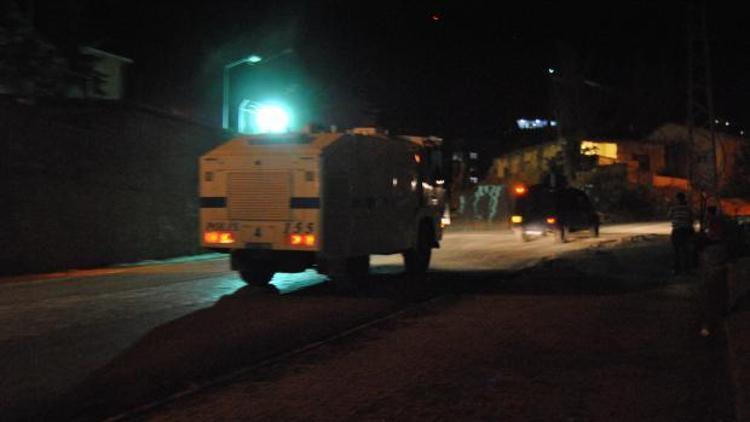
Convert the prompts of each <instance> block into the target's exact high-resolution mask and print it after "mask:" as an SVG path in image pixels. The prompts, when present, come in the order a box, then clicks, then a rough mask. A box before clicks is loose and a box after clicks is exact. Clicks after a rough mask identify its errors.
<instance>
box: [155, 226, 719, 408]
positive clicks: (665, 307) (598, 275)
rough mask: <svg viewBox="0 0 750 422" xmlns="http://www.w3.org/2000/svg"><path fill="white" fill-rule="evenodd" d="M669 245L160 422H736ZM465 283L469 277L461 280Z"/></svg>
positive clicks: (526, 288) (583, 260)
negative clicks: (674, 271)
mask: <svg viewBox="0 0 750 422" xmlns="http://www.w3.org/2000/svg"><path fill="white" fill-rule="evenodd" d="M668 264H669V249H668V246H667V243H666V240H665V239H664V238H657V239H645V240H644V239H642V240H641V241H637V242H631V243H628V244H623V245H619V246H617V247H614V248H592V249H590V250H587V251H581V252H576V253H574V254H572V255H570V256H568V257H566V258H565V259H558V260H553V261H550V262H548V263H546V264H544V265H541V266H538V267H537V268H535V269H532V270H529V271H527V272H525V273H524V274H523V275H522V276H520V277H515V278H512V279H497V280H492V279H488V278H477V279H466V283H468V284H469V285H467V286H463V288H462V289H458V291H457V292H456V293H457V294H456V295H455V296H454V299H455V300H452V301H442V302H440V303H438V304H433V305H431V306H427V307H425V308H424V309H423V310H422V311H421V312H419V313H417V314H415V315H411V316H409V317H404V318H400V319H398V320H397V321H394V322H391V323H389V324H385V325H382V326H378V327H373V328H371V329H369V330H367V331H366V332H365V333H364V334H360V335H357V336H355V337H351V338H346V339H343V340H339V341H337V342H334V343H328V344H326V345H325V346H323V347H320V348H318V349H316V350H315V351H314V352H308V353H306V354H304V355H301V356H298V357H296V358H293V359H289V360H286V361H284V362H280V363H277V364H275V365H273V366H268V367H265V368H263V369H259V370H257V371H254V372H252V373H250V374H247V375H246V376H244V377H243V378H242V379H241V380H238V381H237V382H234V383H232V384H230V385H224V386H222V387H217V388H214V389H212V390H210V391H204V392H203V393H201V394H197V395H192V396H189V397H186V398H184V399H182V400H180V401H177V402H174V403H172V404H170V405H169V406H167V407H164V408H162V409H159V410H157V411H156V412H154V413H152V414H150V415H148V417H149V418H150V419H157V420H171V419H188V418H190V419H209V418H211V419H217V418H220V419H248V420H302V419H304V420H342V419H343V420H347V419H351V420H395V419H397V420H456V419H459V420H524V421H526V420H567V421H582V420H622V421H631V420H632V421H636V420H637V421H643V420H655V421H656V420H659V421H662V420H680V421H704V420H712V421H715V420H726V421H729V420H734V404H733V402H732V391H731V390H732V389H731V387H730V383H729V380H728V378H729V377H728V370H727V362H726V356H727V354H726V344H725V343H724V340H723V339H722V338H720V337H714V338H711V339H709V340H708V341H707V340H706V339H704V338H702V337H700V336H699V335H698V330H697V327H698V326H699V306H698V301H697V288H696V286H695V284H692V283H691V282H690V280H689V279H672V280H671V281H670V282H669V283H667V284H663V283H664V281H665V280H667V279H668ZM456 277H459V276H458V275H457V276H456Z"/></svg>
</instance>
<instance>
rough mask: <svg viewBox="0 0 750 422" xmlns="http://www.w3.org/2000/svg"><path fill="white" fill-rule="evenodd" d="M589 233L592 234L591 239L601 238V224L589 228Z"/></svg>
mask: <svg viewBox="0 0 750 422" xmlns="http://www.w3.org/2000/svg"><path fill="white" fill-rule="evenodd" d="M589 233H590V234H591V237H599V224H594V225H593V226H591V227H589Z"/></svg>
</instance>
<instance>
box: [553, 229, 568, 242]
mask: <svg viewBox="0 0 750 422" xmlns="http://www.w3.org/2000/svg"><path fill="white" fill-rule="evenodd" d="M567 240H568V228H567V227H565V226H563V225H560V227H558V228H557V229H556V230H555V242H557V243H565V242H567Z"/></svg>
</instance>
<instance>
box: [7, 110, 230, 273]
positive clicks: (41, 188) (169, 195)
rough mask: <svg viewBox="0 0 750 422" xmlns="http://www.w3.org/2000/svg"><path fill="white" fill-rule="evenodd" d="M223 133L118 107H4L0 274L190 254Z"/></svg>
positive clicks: (142, 111) (162, 115) (156, 113)
mask: <svg viewBox="0 0 750 422" xmlns="http://www.w3.org/2000/svg"><path fill="white" fill-rule="evenodd" d="M226 138H227V135H226V134H225V133H224V132H222V131H221V130H219V129H216V128H213V127H209V126H206V125H201V124H197V123H195V122H191V121H188V120H186V119H180V118H175V117H173V116H170V115H167V114H164V113H160V112H157V111H152V110H147V109H144V108H139V107H135V106H128V105H125V104H121V103H114V102H75V101H73V102H71V101H67V102H63V103H56V104H37V105H35V106H23V105H17V104H14V103H11V102H6V103H2V104H0V169H1V170H0V172H1V173H0V176H2V182H1V183H0V198H1V202H0V204H1V207H0V209H2V212H1V213H0V245H2V246H1V247H0V248H1V249H0V250H1V251H2V252H0V274H17V273H29V272H43V271H54V270H60V269H66V268H80V267H90V266H98V265H105V264H110V263H119V262H130V261H138V260H142V259H156V258H166V257H171V256H178V255H186V254H193V253H196V252H199V251H200V248H199V246H198V231H197V216H198V205H197V204H198V200H197V196H198V193H197V185H198V178H197V160H198V157H199V156H200V155H201V154H203V153H204V152H206V151H208V150H209V149H211V148H212V147H213V146H215V145H217V144H219V143H220V142H222V141H223V140H224V139H226Z"/></svg>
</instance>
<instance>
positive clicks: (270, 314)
mask: <svg viewBox="0 0 750 422" xmlns="http://www.w3.org/2000/svg"><path fill="white" fill-rule="evenodd" d="M667 232H668V226H667V225H666V224H665V223H644V224H628V225H616V226H609V227H605V228H603V229H602V233H601V236H600V238H598V239H591V238H588V237H587V236H574V237H573V239H572V240H571V241H570V242H569V243H567V244H564V245H558V244H555V243H554V241H553V239H551V238H539V239H535V240H532V241H531V242H528V243H520V242H518V241H516V240H515V239H514V238H513V236H512V235H510V234H508V233H505V232H489V231H488V232H474V231H457V230H456V231H448V233H447V234H446V236H445V238H444V241H443V243H442V248H441V249H440V250H437V251H435V253H434V255H433V264H432V265H431V271H433V272H434V273H436V274H444V275H445V277H453V276H455V275H456V274H463V273H467V274H468V273H471V272H477V271H495V272H496V274H497V275H498V276H501V275H502V274H503V272H507V271H511V270H515V269H519V268H522V267H527V266H529V265H533V264H534V263H536V262H539V261H540V260H544V259H548V258H550V257H553V256H556V255H559V254H564V253H568V252H572V251H576V250H581V249H585V248H588V247H590V246H592V245H596V244H600V243H607V242H616V241H617V240H619V239H622V238H623V237H628V236H633V235H638V234H665V233H667ZM372 272H373V273H375V274H376V276H377V275H381V276H383V277H385V279H386V281H389V280H390V279H389V278H388V277H389V276H394V277H397V275H398V274H399V273H400V272H401V260H400V257H373V259H372ZM454 278H455V277H454ZM377 280H378V278H377V277H375V282H377ZM324 281H325V278H324V277H321V276H319V275H318V274H317V273H315V272H314V271H309V272H307V273H304V274H277V276H276V277H275V278H274V280H273V284H274V285H275V286H276V288H277V289H278V293H276V292H272V293H271V292H269V291H268V290H263V289H253V288H248V287H245V286H244V284H243V283H242V282H241V281H240V280H239V279H238V278H237V276H236V275H235V274H234V273H232V272H230V271H228V262H227V260H226V259H225V258H223V257H217V256H214V255H209V256H202V257H196V258H193V259H184V260H175V261H165V262H160V263H151V264H147V265H135V266H123V267H112V268H106V269H99V270H83V271H70V272H67V273H62V274H53V275H40V276H28V277H13V278H3V279H0V321H2V322H3V323H2V324H0V414H6V415H25V414H27V413H26V412H27V411H29V410H30V409H37V408H39V407H40V406H44V405H46V404H49V403H50V401H51V400H55V399H59V398H61V397H70V396H69V394H70V393H71V391H77V390H76V389H77V388H81V387H80V386H81V385H83V386H85V387H84V388H88V389H91V388H94V387H92V386H101V383H102V382H105V381H102V380H109V379H112V377H113V376H114V375H113V374H119V375H120V376H123V373H127V371H129V370H131V369H132V368H133V367H134V365H135V366H138V365H140V364H141V363H143V362H145V361H149V359H151V358H149V359H146V358H143V357H142V355H148V356H166V355H169V356H177V357H179V353H178V354H177V355H175V353H176V352H175V351H174V349H175V345H174V344H173V343H170V341H173V342H180V343H179V344H180V347H182V348H187V349H193V344H192V343H190V341H192V339H193V338H195V337H196V335H195V333H191V332H190V331H191V328H190V327H200V330H202V331H205V332H210V331H212V330H213V329H216V332H215V333H212V335H219V334H221V335H223V336H231V335H233V333H234V331H231V330H230V328H226V327H231V326H232V325H231V323H227V324H225V322H226V321H230V320H231V319H232V315H235V316H237V315H238V314H233V312H242V314H241V317H238V318H237V319H241V320H242V321H243V322H242V324H245V325H243V327H242V328H243V330H244V329H250V328H252V329H254V330H257V331H258V332H259V333H261V332H262V333H267V334H268V335H269V336H284V335H289V336H295V335H296V336H297V337H296V338H298V341H296V342H291V343H290V342H286V343H284V342H281V343H279V344H275V345H270V346H269V347H268V348H267V353H266V354H259V355H257V356H249V355H245V356H244V357H238V356H236V355H233V356H232V357H230V358H227V359H225V360H224V362H225V364H226V367H223V366H221V365H219V366H216V365H215V364H211V365H208V366H210V367H205V368H204V367H201V368H198V369H196V373H195V374H193V375H194V376H195V377H200V376H204V375H206V374H209V373H211V374H213V375H216V372H217V371H222V370H225V369H227V368H229V367H231V366H232V365H235V366H237V365H242V364H245V363H247V362H246V361H247V360H251V359H254V358H258V359H260V358H264V357H267V355H268V354H272V353H279V352H282V351H283V350H284V348H286V347H296V346H300V345H302V344H304V342H305V341H313V340H315V339H316V337H317V336H320V335H330V334H333V333H335V331H336V330H343V329H345V328H347V327H348V326H350V325H352V324H354V323H360V322H364V321H366V320H367V319H368V318H374V317H376V316H377V315H382V314H384V313H387V312H391V311H392V310H393V309H396V308H398V306H400V305H401V304H402V302H403V301H404V298H403V297H400V295H399V292H398V291H397V290H398V289H399V287H394V288H393V289H391V290H388V289H385V290H383V291H380V293H377V294H370V295H365V297H348V296H343V297H342V296H337V295H331V294H327V293H325V292H326V291H325V290H320V289H319V287H320V285H321V283H323V282H324ZM391 281H392V280H391ZM393 285H396V284H393ZM316 288H318V289H317V290H316ZM376 290H377V289H376ZM321 291H322V292H323V293H321ZM238 298H241V303H239V304H238V301H239V300H240V299H238ZM285 298H286V299H285ZM233 306H236V308H234V307H233ZM290 307H294V309H293V310H292V309H291V308H290ZM248 312H255V314H252V316H251V317H250V318H248ZM196 321H198V322H197V324H195V322H196ZM311 321H330V323H327V324H323V325H324V326H325V328H320V329H319V331H317V332H316V331H315V330H312V331H311V330H309V329H308V328H309V327H306V325H316V324H313V323H312V322H311ZM235 323H236V322H235ZM190 324H193V325H190ZM248 324H249V325H248ZM323 325H321V327H322V326H323ZM225 326H226V327H225ZM165 327H166V328H165ZM222 327H224V328H223V329H225V330H230V331H222ZM248 327H249V328H248ZM235 328H236V327H235ZM284 330H286V331H284ZM300 333H303V334H300ZM306 333H308V334H306ZM206 336H207V337H206V339H207V340H205V339H204V340H205V341H206V342H211V341H214V342H215V340H216V339H215V338H214V339H213V340H212V338H211V337H210V336H209V335H208V334H207V335H206ZM198 337H200V336H198ZM165 338H167V339H168V340H164V339H165ZM264 341H265V340H264ZM162 347H163V348H162ZM196 347H197V346H196ZM201 347H207V348H208V349H210V347H212V346H207V345H205V344H204V345H202V346H201ZM208 349H207V350H208ZM220 352H221V351H217V353H220ZM185 353H187V352H185ZM139 356H141V357H139ZM188 356H190V355H189V353H188V354H185V355H184V357H188ZM175 359H176V358H175ZM134 362H138V363H137V364H135V363H134ZM149 362H150V361H149ZM152 365H153V367H155V368H156V367H158V368H162V367H164V366H168V365H167V364H165V363H163V362H160V361H159V360H158V359H157V362H155V363H153V364H152ZM212 365H213V366H212ZM146 366H148V365H146ZM204 366H205V365H204ZM118 371H119V372H118ZM201 371H203V372H201ZM166 384H169V385H170V386H171V385H172V384H170V383H168V382H167V383H166ZM165 388H168V387H165Z"/></svg>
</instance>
